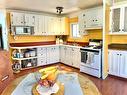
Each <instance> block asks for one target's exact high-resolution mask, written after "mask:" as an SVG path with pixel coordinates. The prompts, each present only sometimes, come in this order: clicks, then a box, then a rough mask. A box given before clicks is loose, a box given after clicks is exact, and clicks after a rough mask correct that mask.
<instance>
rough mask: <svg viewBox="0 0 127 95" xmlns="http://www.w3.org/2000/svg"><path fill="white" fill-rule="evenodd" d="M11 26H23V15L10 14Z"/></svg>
mask: <svg viewBox="0 0 127 95" xmlns="http://www.w3.org/2000/svg"><path fill="white" fill-rule="evenodd" d="M10 15H11V25H12V26H23V25H24V13H16V12H11V13H10Z"/></svg>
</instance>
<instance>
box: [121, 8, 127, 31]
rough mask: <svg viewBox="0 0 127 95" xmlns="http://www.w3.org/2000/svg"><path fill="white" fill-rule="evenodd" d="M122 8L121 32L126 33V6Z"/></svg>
mask: <svg viewBox="0 0 127 95" xmlns="http://www.w3.org/2000/svg"><path fill="white" fill-rule="evenodd" d="M122 9H123V15H122V16H123V17H122V20H123V23H122V32H124V33H127V7H124V8H122Z"/></svg>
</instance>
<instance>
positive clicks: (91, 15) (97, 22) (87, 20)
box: [79, 7, 103, 35]
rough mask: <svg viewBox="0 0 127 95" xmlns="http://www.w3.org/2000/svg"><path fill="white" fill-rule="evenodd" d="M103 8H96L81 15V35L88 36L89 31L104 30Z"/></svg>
mask: <svg viewBox="0 0 127 95" xmlns="http://www.w3.org/2000/svg"><path fill="white" fill-rule="evenodd" d="M102 27H103V8H102V7H95V8H90V9H86V10H84V11H82V12H81V13H80V15H79V33H80V34H81V35H87V30H91V29H102Z"/></svg>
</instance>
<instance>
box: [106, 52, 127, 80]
mask: <svg viewBox="0 0 127 95" xmlns="http://www.w3.org/2000/svg"><path fill="white" fill-rule="evenodd" d="M108 58H109V74H111V75H115V76H119V77H124V78H127V51H118V50H109V55H108Z"/></svg>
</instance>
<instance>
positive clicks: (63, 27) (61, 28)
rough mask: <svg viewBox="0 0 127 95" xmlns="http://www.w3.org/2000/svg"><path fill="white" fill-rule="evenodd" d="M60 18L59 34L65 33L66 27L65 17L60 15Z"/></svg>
mask: <svg viewBox="0 0 127 95" xmlns="http://www.w3.org/2000/svg"><path fill="white" fill-rule="evenodd" d="M60 20H61V23H60V25H61V26H60V34H61V35H65V34H66V31H65V30H66V29H65V28H66V27H65V17H62V18H60Z"/></svg>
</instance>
